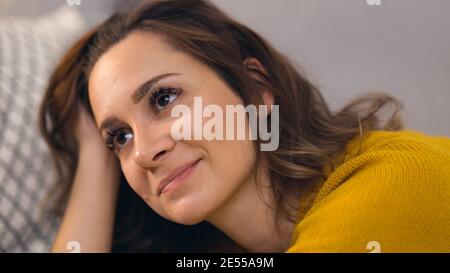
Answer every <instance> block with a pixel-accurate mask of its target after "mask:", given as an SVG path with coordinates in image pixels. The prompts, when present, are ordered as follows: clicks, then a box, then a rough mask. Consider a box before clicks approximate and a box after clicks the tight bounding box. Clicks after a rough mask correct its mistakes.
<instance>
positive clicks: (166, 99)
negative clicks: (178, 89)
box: [156, 94, 178, 110]
mask: <svg viewBox="0 0 450 273" xmlns="http://www.w3.org/2000/svg"><path fill="white" fill-rule="evenodd" d="M177 96H178V95H176V94H170V95H162V96H160V97H158V98H157V99H156V107H157V108H158V110H161V109H162V108H164V107H166V106H167V105H169V104H170V103H171V102H172V101H174V100H175V99H176V98H177Z"/></svg>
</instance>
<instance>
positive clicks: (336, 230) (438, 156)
mask: <svg viewBox="0 0 450 273" xmlns="http://www.w3.org/2000/svg"><path fill="white" fill-rule="evenodd" d="M446 144H447V145H448V146H447V148H450V141H447V143H446ZM328 180H330V181H329V182H328V185H326V187H328V188H329V189H330V190H329V191H328V193H322V197H321V200H319V201H318V202H316V203H315V204H314V205H313V206H312V208H311V209H310V211H309V212H308V213H307V215H306V216H305V217H304V218H303V220H302V221H300V222H299V223H298V225H297V226H296V230H295V233H294V234H295V236H294V237H293V241H292V245H291V247H290V248H289V249H288V251H287V252H372V251H375V252H378V251H379V252H450V228H449V227H450V149H449V150H446V151H445V152H443V151H442V150H439V149H436V146H435V145H431V144H426V143H421V142H414V141H406V142H405V141H396V142H390V143H386V144H385V145H379V146H378V147H377V148H376V149H374V150H370V151H367V152H365V153H363V154H362V155H360V156H357V157H355V158H353V159H351V160H349V161H348V162H346V163H345V164H343V165H342V166H340V167H339V168H338V169H337V170H336V172H335V173H333V175H332V177H330V178H329V179H328ZM333 180H334V181H333ZM326 187H325V188H326Z"/></svg>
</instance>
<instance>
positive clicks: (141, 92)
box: [99, 73, 181, 132]
mask: <svg viewBox="0 0 450 273" xmlns="http://www.w3.org/2000/svg"><path fill="white" fill-rule="evenodd" d="M178 75H181V74H180V73H164V74H160V75H158V76H155V77H153V78H151V79H150V80H148V81H146V82H144V83H143V84H141V85H140V86H139V87H138V88H137V89H136V91H134V93H133V95H132V96H131V99H132V101H133V103H134V104H138V103H139V102H140V101H141V100H142V98H143V97H145V95H146V94H147V93H148V91H149V90H150V89H151V88H152V86H153V85H154V84H156V83H157V82H159V81H160V80H162V79H165V78H167V77H171V76H178ZM117 122H119V119H118V118H116V117H115V116H110V117H107V118H106V119H105V120H103V121H102V123H101V124H100V127H99V131H100V132H102V131H103V130H104V129H106V128H108V127H111V126H113V125H114V124H115V123H117Z"/></svg>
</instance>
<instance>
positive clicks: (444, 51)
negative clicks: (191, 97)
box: [0, 0, 450, 136]
mask: <svg viewBox="0 0 450 273" xmlns="http://www.w3.org/2000/svg"><path fill="white" fill-rule="evenodd" d="M81 1H82V5H81V6H80V7H77V8H79V9H80V10H81V11H82V12H83V14H84V16H85V17H86V20H87V21H88V23H90V24H93V23H95V22H98V21H99V20H102V19H103V18H104V17H105V16H106V15H108V14H109V13H111V11H112V10H113V7H114V6H115V5H116V1H117V0H81ZM381 1H382V5H381V6H368V5H367V4H366V1H365V0H213V2H215V3H217V4H218V5H219V6H220V7H222V8H223V9H224V10H225V11H227V12H228V13H230V14H231V15H233V16H234V17H236V18H238V19H239V20H241V21H242V22H244V23H245V24H247V25H249V26H250V27H252V28H253V29H255V30H256V31H257V32H259V33H261V34H262V35H263V36H264V37H266V38H267V39H268V40H269V41H271V42H272V43H273V44H274V45H275V46H276V47H277V48H279V49H280V50H281V51H282V52H284V53H286V54H287V55H288V56H290V57H292V58H293V59H294V60H295V61H296V62H297V63H298V64H300V65H301V66H302V67H303V68H304V69H305V71H306V72H307V73H308V74H309V76H310V77H311V78H312V79H313V80H314V81H315V82H317V83H318V84H319V86H320V87H321V90H322V92H323V94H324V96H325V98H326V99H327V101H328V102H329V103H330V104H331V105H332V107H333V109H337V107H339V106H342V105H343V104H345V102H347V101H348V100H349V99H351V98H352V97H353V96H355V95H358V94H363V93H365V92H368V91H386V92H389V93H391V94H392V95H394V96H395V97H397V98H398V99H400V100H401V101H403V103H404V105H405V109H404V111H403V115H404V118H405V121H406V125H407V126H408V127H409V128H412V129H417V130H421V131H424V132H427V133H430V134H443V135H447V136H450V122H449V120H450V107H449V103H450V73H449V72H450V16H448V12H449V11H450V1H449V0H432V1H425V0H381ZM65 2H66V1H65V0H0V15H17V14H22V15H34V14H39V13H43V12H45V11H47V10H49V9H51V8H53V7H56V6H58V5H60V4H64V3H65Z"/></svg>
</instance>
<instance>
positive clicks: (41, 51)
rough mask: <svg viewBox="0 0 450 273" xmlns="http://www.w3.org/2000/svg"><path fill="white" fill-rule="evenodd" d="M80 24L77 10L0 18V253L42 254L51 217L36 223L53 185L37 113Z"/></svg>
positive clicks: (51, 234)
mask: <svg viewBox="0 0 450 273" xmlns="http://www.w3.org/2000/svg"><path fill="white" fill-rule="evenodd" d="M84 28H85V25H84V21H83V18H82V16H81V15H80V14H79V12H78V11H77V9H75V8H72V7H70V6H62V7H61V8H59V9H57V10H55V11H53V12H51V13H49V14H47V15H45V16H41V17H37V18H20V17H0V252H45V251H48V250H49V247H50V245H51V242H52V240H53V237H54V234H55V230H56V225H57V219H49V218H48V217H47V219H45V221H43V222H42V223H41V222H39V223H38V220H39V215H40V209H39V208H40V207H39V204H40V202H41V200H42V198H43V197H44V196H45V193H46V192H47V191H48V190H49V188H50V186H51V185H52V183H53V182H54V181H53V179H54V172H53V165H52V162H51V159H50V156H49V152H48V150H47V147H46V145H45V143H44V141H43V140H42V138H41V136H40V134H39V130H38V125H37V113H38V108H39V104H40V102H41V100H42V96H43V93H44V90H45V87H46V85H47V81H48V78H49V76H50V73H51V71H52V69H53V67H54V66H55V64H56V62H57V61H58V59H59V58H60V57H61V55H62V54H63V52H64V51H65V50H66V49H67V47H68V46H69V43H72V42H73V41H74V39H76V38H77V37H78V36H79V35H80V34H81V32H82V31H83V30H84Z"/></svg>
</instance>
